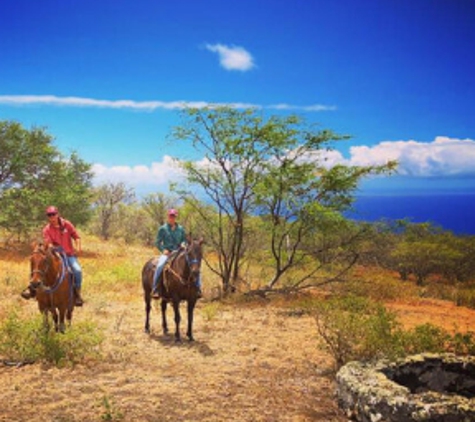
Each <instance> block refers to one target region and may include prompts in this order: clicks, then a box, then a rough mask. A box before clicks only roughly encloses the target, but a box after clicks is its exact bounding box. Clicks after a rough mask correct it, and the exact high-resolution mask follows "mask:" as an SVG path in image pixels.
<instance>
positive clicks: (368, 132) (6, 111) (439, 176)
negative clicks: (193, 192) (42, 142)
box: [0, 0, 475, 194]
mask: <svg viewBox="0 0 475 422" xmlns="http://www.w3.org/2000/svg"><path fill="white" fill-rule="evenodd" d="M474 22H475V1H473V0H416V1H415V0H385V1H381V0H360V1H355V0H332V1H330V0H327V1H317V0H292V1H290V0H287V1H281V0H240V1H236V2H226V1H222V0H202V1H196V0H195V1H192V0H186V1H185V0H175V1H158V0H153V1H152V0H136V1H125V0H113V1H112V0H100V1H99V0H95V1H90V0H62V1H57V0H42V1H32V0H6V1H4V2H2V7H1V12H0V119H2V120H5V119H6V120H15V121H19V122H21V123H23V124H24V125H25V126H26V127H27V128H30V127H31V126H42V127H46V128H47V130H48V131H49V132H50V133H51V134H52V135H53V136H54V137H55V144H56V145H57V146H58V148H59V149H60V150H61V151H63V152H64V153H65V154H68V153H70V152H72V151H77V152H78V153H79V155H80V156H81V157H82V158H83V159H85V160H86V161H88V162H90V163H93V164H94V169H95V171H96V172H97V178H96V182H97V183H101V182H103V181H114V182H117V181H125V182H126V183H128V184H129V185H131V186H133V187H135V188H137V190H138V191H139V192H149V191H162V190H166V188H167V186H168V181H169V180H170V179H173V178H176V177H177V173H176V171H175V170H173V168H172V166H171V160H170V157H171V156H179V157H185V156H186V155H184V154H186V153H187V152H186V151H183V149H182V145H180V146H177V145H174V144H171V143H170V142H169V141H168V140H167V134H169V133H170V129H171V127H172V126H174V125H176V124H178V123H179V120H178V110H179V109H180V108H181V107H183V105H186V104H188V105H196V106H203V105H207V104H211V103H213V104H214V103H220V104H229V105H234V106H237V107H241V106H245V105H253V106H257V107H260V108H262V110H263V111H264V112H265V113H269V114H287V113H297V114H300V115H302V116H303V117H305V118H306V119H307V120H308V121H309V122H316V123H319V124H320V125H321V127H322V128H330V129H333V130H334V131H336V132H338V133H343V134H350V135H352V136H353V138H352V139H351V141H349V142H347V143H345V145H344V147H343V148H341V149H338V150H337V152H336V153H335V154H333V155H332V156H331V162H346V163H351V164H375V163H380V162H384V161H385V160H387V159H398V160H399V161H400V169H399V173H400V174H399V176H397V177H392V178H390V179H377V180H371V181H368V182H367V183H365V184H364V185H363V188H364V191H366V192H377V193H382V192H384V193H386V194H397V193H408V192H413V193H417V194H420V193H430V192H437V193H440V192H445V193H452V192H462V193H475V31H474V30H473V23H474ZM186 158H189V157H186ZM193 158H194V159H199V158H200V157H193Z"/></svg>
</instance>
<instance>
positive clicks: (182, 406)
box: [0, 301, 346, 422]
mask: <svg viewBox="0 0 475 422" xmlns="http://www.w3.org/2000/svg"><path fill="white" fill-rule="evenodd" d="M31 306H34V305H33V304H31ZM204 306H205V305H204V304H200V305H199V306H198V308H197V310H196V323H195V330H194V334H195V339H196V341H195V342H194V343H189V342H188V341H184V342H183V343H182V344H176V343H175V342H174V340H173V337H172V336H169V337H165V336H163V335H162V333H161V328H160V324H159V321H160V319H159V314H158V308H155V309H154V312H153V319H152V324H153V325H152V334H151V335H150V336H148V335H146V334H144V333H143V305H142V303H141V302H139V301H136V302H134V303H132V304H129V305H125V304H120V303H119V304H109V305H108V306H107V307H105V308H104V306H103V305H101V320H102V322H101V323H102V324H104V326H106V327H107V333H108V334H107V340H106V341H105V344H104V351H103V354H104V358H103V360H102V361H101V362H100V363H91V364H89V365H81V366H76V367H75V368H73V369H64V368H63V369H57V368H46V367H43V366H41V365H39V364H35V365H31V366H25V367H22V368H8V367H4V366H3V367H1V366H0V379H1V387H0V403H1V404H0V406H1V407H0V409H1V410H0V420H1V421H57V422H60V421H61V422H66V421H104V420H123V421H225V420H236V421H344V420H346V418H344V417H343V416H342V413H341V412H340V410H339V409H338V408H337V405H336V402H335V397H334V392H335V391H334V390H335V386H334V383H333V381H332V380H331V377H330V376H327V375H326V374H327V373H328V371H329V369H330V368H331V361H330V360H329V358H328V356H326V355H325V354H323V353H322V352H321V351H319V350H318V347H317V338H316V330H315V325H314V321H313V320H312V319H311V318H310V317H306V316H302V317H298V318H297V317H289V316H286V315H285V314H283V313H282V312H281V310H279V309H277V308H275V307H272V306H263V307H260V306H259V307H249V306H237V307H236V306H232V307H231V306H221V307H220V310H219V311H218V312H217V314H216V315H215V316H214V317H211V318H210V317H209V316H208V315H207V314H206V312H203V307H204ZM88 307H89V310H88ZM88 307H85V308H84V309H82V310H76V312H75V317H74V318H75V320H76V321H79V320H83V319H84V318H90V317H91V315H90V312H91V309H93V308H95V307H96V308H97V304H94V303H91V302H90V303H89V304H88ZM169 317H170V319H171V317H172V312H170V311H169ZM96 318H97V317H96ZM208 319H209V320H208ZM169 322H171V324H170V326H171V327H173V325H174V324H173V321H172V320H171V321H169ZM184 331H185V327H184V326H183V332H184Z"/></svg>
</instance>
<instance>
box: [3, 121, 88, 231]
mask: <svg viewBox="0 0 475 422" xmlns="http://www.w3.org/2000/svg"><path fill="white" fill-rule="evenodd" d="M92 177H93V174H92V172H91V165H90V164H88V163H86V162H85V161H83V160H82V159H81V158H80V157H79V156H78V155H77V154H76V153H72V154H71V155H70V156H69V157H65V156H63V155H62V154H61V153H60V152H59V151H58V150H57V149H56V147H55V146H54V145H53V137H52V136H51V135H50V134H48V133H47V132H46V130H45V129H43V128H32V129H31V130H27V129H25V128H23V126H22V125H21V124H19V123H16V122H10V121H0V207H1V209H2V213H1V214H0V227H2V228H4V229H5V230H7V231H8V232H10V233H12V234H15V235H18V236H19V238H25V237H27V236H28V235H29V234H30V233H31V231H33V230H35V229H37V228H38V226H39V225H40V224H42V223H43V222H44V209H45V207H46V206H47V205H49V204H54V205H56V206H58V208H59V209H60V211H61V212H62V213H64V214H65V215H67V216H68V218H69V219H71V220H73V221H74V222H75V223H76V224H81V223H85V222H86V221H87V220H88V219H89V217H90V209H89V201H90V198H91V190H90V189H91V181H92Z"/></svg>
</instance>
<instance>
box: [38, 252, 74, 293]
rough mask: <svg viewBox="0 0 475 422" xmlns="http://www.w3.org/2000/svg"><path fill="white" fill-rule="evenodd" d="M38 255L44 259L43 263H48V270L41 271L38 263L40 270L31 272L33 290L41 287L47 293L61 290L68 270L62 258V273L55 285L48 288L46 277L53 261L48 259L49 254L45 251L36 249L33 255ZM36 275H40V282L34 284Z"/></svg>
mask: <svg viewBox="0 0 475 422" xmlns="http://www.w3.org/2000/svg"><path fill="white" fill-rule="evenodd" d="M38 254H39V255H41V256H42V257H43V261H42V262H46V268H45V269H39V266H40V263H38V268H35V269H32V270H31V272H30V286H31V287H32V288H33V289H37V288H40V287H41V288H42V289H43V290H44V291H45V292H47V293H54V292H55V291H56V290H57V289H58V288H59V286H60V285H61V284H62V282H63V281H64V278H65V276H66V269H67V268H66V264H65V263H64V262H63V259H62V258H61V257H60V258H59V259H60V261H61V272H60V274H59V275H58V277H57V278H56V280H55V282H54V284H53V285H52V286H47V285H46V284H45V276H46V274H47V273H48V271H49V269H50V266H51V260H50V259H48V258H49V257H48V254H47V253H46V252H45V251H43V250H41V249H36V250H34V251H33V253H32V255H38ZM34 274H39V275H40V280H39V282H36V283H34V282H33V278H34Z"/></svg>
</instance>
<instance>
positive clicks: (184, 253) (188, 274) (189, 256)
mask: <svg viewBox="0 0 475 422" xmlns="http://www.w3.org/2000/svg"><path fill="white" fill-rule="evenodd" d="M202 244H203V239H200V240H191V239H188V246H186V248H184V249H182V250H179V251H177V252H175V253H174V254H173V255H171V256H170V257H169V259H168V261H167V263H166V264H165V267H164V268H163V271H162V274H161V280H160V282H161V283H163V284H162V286H161V287H162V288H161V290H162V293H161V309H162V329H163V334H167V333H168V325H167V316H166V311H167V303H168V302H171V303H172V306H173V311H174V314H175V340H176V341H181V337H180V321H181V316H180V302H181V301H186V302H187V305H188V306H187V310H188V329H187V331H186V335H187V337H188V339H189V340H190V341H193V340H194V339H193V311H194V309H195V305H196V301H197V300H198V298H197V289H196V280H197V278H198V276H199V274H200V268H201V259H202V256H203V252H202ZM157 262H158V258H152V259H150V260H149V261H147V263H146V264H145V265H144V267H143V269H142V287H143V290H144V300H145V332H146V333H150V309H151V300H152V285H153V275H154V273H155V268H156V266H157Z"/></svg>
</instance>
